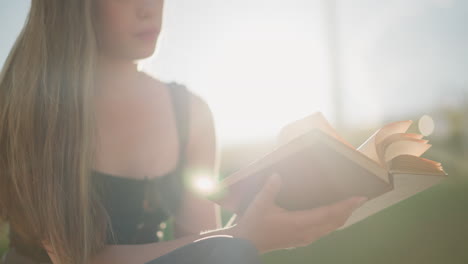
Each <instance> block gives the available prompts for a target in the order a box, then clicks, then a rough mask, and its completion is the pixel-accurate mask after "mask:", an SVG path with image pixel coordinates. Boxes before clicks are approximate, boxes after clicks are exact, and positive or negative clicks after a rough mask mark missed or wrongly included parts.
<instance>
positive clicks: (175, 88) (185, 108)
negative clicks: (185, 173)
mask: <svg viewBox="0 0 468 264" xmlns="http://www.w3.org/2000/svg"><path fill="white" fill-rule="evenodd" d="M168 87H169V91H170V94H171V99H172V105H173V110H174V113H175V118H176V124H177V134H178V138H179V142H180V144H179V154H180V155H179V161H182V160H183V159H184V158H185V149H186V146H187V142H188V135H189V121H190V120H189V119H190V118H189V114H190V112H189V109H190V105H189V92H188V90H187V87H186V86H185V85H183V84H179V83H177V82H170V83H168Z"/></svg>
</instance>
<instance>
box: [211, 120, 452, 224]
mask: <svg viewBox="0 0 468 264" xmlns="http://www.w3.org/2000/svg"><path fill="white" fill-rule="evenodd" d="M411 124H412V121H402V122H394V123H390V124H388V125H386V126H384V127H382V128H381V129H379V130H378V131H377V132H375V133H374V134H373V135H372V136H370V137H369V138H368V139H367V140H366V141H365V142H364V143H363V144H362V145H361V146H360V147H358V148H357V149H356V148H354V147H353V146H352V145H351V144H349V143H348V142H346V140H344V139H343V138H342V137H340V136H339V135H338V133H337V132H336V131H335V129H334V128H333V127H332V126H331V125H330V124H329V123H328V122H327V121H326V119H325V118H324V117H323V116H322V114H321V113H315V114H313V115H310V116H307V117H305V118H303V119H301V120H298V121H295V122H293V123H291V124H288V125H287V126H285V127H284V128H283V129H282V132H281V133H280V137H279V144H278V146H277V147H276V148H275V149H274V150H273V151H271V152H269V153H268V154H266V155H265V156H263V157H261V158H259V159H257V160H255V161H253V162H251V163H250V164H248V165H247V166H245V167H243V168H241V169H240V170H238V171H236V172H234V173H233V174H231V175H230V176H228V177H227V178H225V179H224V180H223V181H221V182H220V184H219V186H218V188H217V190H216V191H215V192H213V193H212V194H211V195H209V196H208V198H209V199H210V200H212V201H214V202H216V203H218V204H219V205H220V206H221V207H223V208H225V209H227V210H228V211H230V212H232V213H235V214H237V215H242V213H243V212H244V210H245V209H246V208H247V207H248V205H249V203H250V202H251V201H252V199H253V198H254V197H255V195H256V194H257V193H258V191H259V190H260V189H261V187H262V186H263V184H264V183H265V181H266V179H267V177H268V176H270V175H272V174H273V173H275V172H276V173H278V174H279V175H280V176H281V177H282V187H281V190H280V192H279V194H278V196H277V197H276V202H277V203H278V205H279V206H281V207H283V208H286V209H289V210H303V209H311V208H315V207H319V206H323V205H327V204H330V203H333V202H337V201H339V200H342V199H346V198H348V197H351V196H366V197H368V198H369V201H367V202H366V203H365V204H364V205H363V206H361V207H360V208H359V209H357V210H356V211H354V213H353V215H352V216H351V217H350V218H349V219H348V221H347V222H346V224H345V225H344V226H343V227H341V228H344V227H347V226H349V225H351V224H353V223H356V222H358V221H360V220H362V219H364V218H366V217H368V216H370V215H372V214H374V213H376V212H378V211H381V210H382V209H384V208H386V207H388V206H390V205H393V204H395V203H397V202H399V201H402V200H404V199H406V198H408V197H410V196H412V195H414V194H416V193H419V192H421V191H423V190H425V189H427V188H428V187H430V186H432V185H434V184H436V183H438V182H439V181H440V180H442V179H444V178H445V177H446V175H447V174H446V173H445V172H444V170H443V168H442V166H441V164H440V163H438V162H435V161H431V160H428V159H425V158H421V157H420V156H421V155H422V154H423V153H424V152H426V151H427V150H428V149H429V148H430V146H431V145H430V144H428V141H427V140H425V139H423V136H422V135H419V134H411V133H406V132H407V130H408V129H409V127H410V125H411Z"/></svg>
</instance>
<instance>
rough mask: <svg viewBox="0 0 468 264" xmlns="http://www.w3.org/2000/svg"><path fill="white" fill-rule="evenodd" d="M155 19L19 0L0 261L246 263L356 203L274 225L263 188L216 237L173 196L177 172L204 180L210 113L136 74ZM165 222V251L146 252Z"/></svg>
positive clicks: (196, 200)
mask: <svg viewBox="0 0 468 264" xmlns="http://www.w3.org/2000/svg"><path fill="white" fill-rule="evenodd" d="M162 10H163V0H69V1H63V0H47V1H43V0H32V5H31V10H30V13H29V16H28V20H27V22H26V24H25V27H24V28H23V30H22V32H21V34H20V36H19V37H18V39H17V42H16V43H15V45H14V47H13V49H12V51H11V53H10V55H9V57H8V59H7V61H6V63H5V65H4V68H3V71H2V74H1V76H0V118H1V119H0V217H1V219H3V220H4V221H6V222H8V223H9V225H10V241H11V243H10V249H9V251H8V252H7V254H6V255H5V256H4V262H5V263H51V262H52V263H79V264H82V263H114V264H115V263H146V262H148V261H151V260H154V261H155V262H152V263H188V262H187V261H191V263H210V262H211V263H220V259H223V258H224V262H225V263H233V262H237V263H257V261H258V258H257V257H258V255H259V254H262V253H265V252H268V251H271V250H275V249H281V248H290V247H295V246H304V245H307V244H309V243H311V242H312V241H315V240H316V239H318V238H319V237H321V236H323V235H325V234H327V233H329V232H331V231H333V230H335V229H336V228H338V227H339V226H341V225H342V224H343V223H344V222H345V221H346V219H347V218H348V217H349V215H350V214H351V212H352V211H353V210H354V209H355V208H356V207H357V206H359V204H361V203H362V201H363V199H362V198H360V197H354V198H350V199H348V200H345V201H342V202H339V203H336V204H334V205H330V206H325V207H322V208H318V209H314V210H310V211H298V212H294V213H288V212H286V211H285V210H284V209H282V208H279V207H277V206H276V205H275V203H274V197H275V194H276V193H277V192H278V190H279V188H280V185H281V183H280V179H279V178H278V177H271V178H270V179H269V181H268V182H267V184H266V185H265V186H264V188H263V189H262V191H261V192H260V193H259V194H258V196H257V197H256V199H255V201H254V202H253V203H252V204H251V206H250V207H249V208H248V210H247V211H246V213H245V214H244V215H243V217H242V218H241V219H240V220H239V222H238V223H237V224H236V225H235V226H233V227H229V228H224V229H219V226H218V224H217V221H216V217H215V216H216V212H215V207H214V205H213V204H211V203H210V202H208V201H206V200H204V199H202V198H201V197H200V196H198V195H196V194H195V193H194V192H193V191H192V190H191V189H190V188H189V187H188V186H189V185H188V184H187V182H188V181H190V174H191V173H190V172H194V171H199V170H201V171H205V172H208V173H211V174H212V175H216V172H217V159H216V144H215V142H216V141H215V133H214V128H213V119H212V115H211V112H210V109H209V108H208V106H207V104H206V103H205V102H204V101H203V100H202V99H201V98H200V97H198V96H196V95H195V94H193V93H191V92H190V91H188V90H186V89H185V87H184V86H182V85H179V84H177V83H164V82H161V81H159V80H157V79H156V78H153V77H150V76H148V75H146V74H144V73H142V72H139V71H138V70H137V66H136V62H137V61H138V60H140V59H143V58H147V57H149V56H150V55H151V54H153V52H154V49H155V45H156V42H157V37H158V34H159V32H160V29H161V21H162ZM169 217H174V226H175V229H174V230H175V239H173V240H171V241H164V242H159V240H160V239H159V237H158V235H156V234H157V231H161V229H162V228H163V225H160V223H163V222H164V221H165V220H167V219H168V218H169ZM278 226H281V227H282V228H281V229H280V230H278V229H277V227H278ZM206 230H212V231H210V232H204V233H202V234H201V231H206ZM159 234H160V232H159ZM212 236H217V237H214V238H213V237H212ZM184 261H185V262H184ZM230 261H232V262H230ZM221 263H222V262H221Z"/></svg>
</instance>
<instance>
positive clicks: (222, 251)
mask: <svg viewBox="0 0 468 264" xmlns="http://www.w3.org/2000/svg"><path fill="white" fill-rule="evenodd" d="M175 263H177V264H189V263H190V264H261V263H262V262H261V260H260V256H259V254H258V251H257V249H256V248H255V246H254V245H253V244H252V243H251V242H250V241H248V240H245V239H241V238H232V237H226V236H213V237H208V238H204V239H202V240H198V241H196V242H193V243H190V244H188V245H185V246H183V247H180V248H178V249H176V250H174V251H171V252H169V253H168V254H166V255H163V256H161V257H159V258H157V259H155V260H152V261H150V262H147V263H146V264H175Z"/></svg>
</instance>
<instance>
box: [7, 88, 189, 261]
mask: <svg viewBox="0 0 468 264" xmlns="http://www.w3.org/2000/svg"><path fill="white" fill-rule="evenodd" d="M167 86H168V87H169V90H170V93H171V100H172V105H173V111H174V113H175V117H176V124H177V132H178V140H179V150H178V151H179V155H178V157H179V159H178V161H177V165H176V167H175V168H174V169H173V170H172V171H171V172H169V173H167V174H165V175H162V176H157V177H155V176H145V178H144V179H133V178H128V177H123V176H120V175H113V174H108V173H103V172H100V171H97V170H92V174H91V175H92V178H93V182H95V184H98V185H99V188H98V189H99V190H100V191H99V194H100V197H101V198H100V199H101V202H102V204H103V206H104V208H105V209H106V211H107V213H108V214H109V217H110V222H111V228H112V230H113V233H114V236H113V237H112V236H111V232H109V230H108V232H107V243H108V244H145V243H154V242H158V241H159V240H160V239H159V236H158V231H160V232H162V229H163V228H164V225H162V223H163V222H164V221H166V220H168V219H169V217H170V215H171V214H172V213H174V212H175V211H176V210H177V209H178V208H179V206H180V203H181V201H182V196H183V188H184V179H183V168H184V163H185V155H184V153H185V147H186V143H187V139H188V125H189V122H188V114H189V112H188V92H187V90H186V87H185V86H183V85H181V84H178V83H175V82H171V83H167ZM9 239H10V247H11V248H13V247H14V248H15V249H16V251H17V252H18V253H19V254H21V255H23V256H26V257H29V258H31V259H32V260H35V261H38V262H45V263H51V260H50V258H49V256H48V255H47V253H46V251H45V250H44V249H43V248H40V247H32V246H29V245H26V244H24V243H22V241H20V240H19V238H18V236H17V235H16V233H15V231H14V230H12V229H10V233H9Z"/></svg>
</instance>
